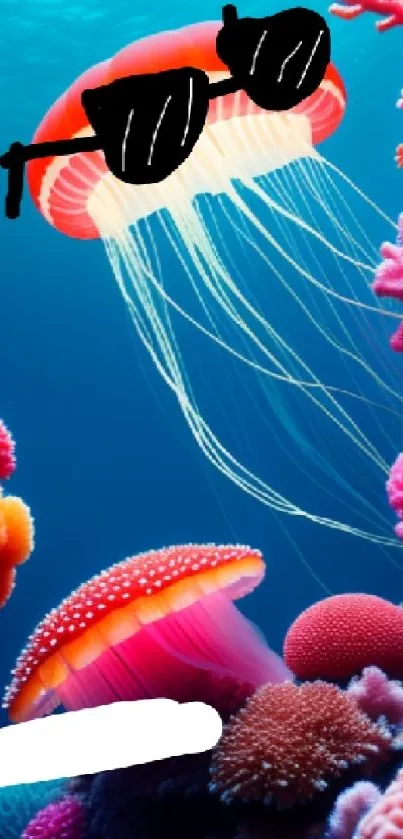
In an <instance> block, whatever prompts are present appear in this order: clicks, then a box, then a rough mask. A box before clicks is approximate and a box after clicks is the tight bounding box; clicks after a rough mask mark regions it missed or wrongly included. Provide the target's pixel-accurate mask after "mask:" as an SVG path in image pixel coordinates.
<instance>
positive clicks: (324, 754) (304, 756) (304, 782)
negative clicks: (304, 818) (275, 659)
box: [210, 682, 391, 807]
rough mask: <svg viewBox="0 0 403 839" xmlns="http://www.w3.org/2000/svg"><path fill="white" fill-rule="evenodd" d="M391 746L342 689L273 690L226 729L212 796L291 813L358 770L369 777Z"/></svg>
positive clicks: (288, 686) (287, 686)
mask: <svg viewBox="0 0 403 839" xmlns="http://www.w3.org/2000/svg"><path fill="white" fill-rule="evenodd" d="M390 745H391V736H390V734H389V733H388V732H387V731H386V730H384V729H381V728H380V727H377V726H376V725H375V724H374V723H372V722H371V720H370V719H369V718H368V717H367V716H366V715H365V714H363V713H362V712H361V711H360V710H359V709H358V708H357V705H356V703H355V702H354V700H352V699H350V698H349V697H348V696H347V695H346V694H345V693H344V692H343V691H342V690H341V689H340V688H338V687H336V686H334V685H329V684H326V683H325V682H313V683H307V684H304V685H300V686H297V685H295V684H293V683H292V682H285V683H284V684H280V685H265V686H264V687H262V688H260V689H259V690H258V691H256V693H255V694H254V695H253V696H252V697H251V699H249V700H248V702H247V703H246V705H245V706H244V707H243V708H242V709H241V711H239V713H238V714H237V715H236V716H235V717H233V719H232V721H231V722H230V723H229V725H228V726H226V727H225V729H224V732H223V735H222V737H221V740H220V741H219V743H218V745H217V746H216V748H215V750H214V751H213V758H212V766H211V784H210V790H211V792H217V793H218V794H220V796H221V798H222V800H223V801H226V802H229V801H232V800H233V799H237V798H238V799H241V800H243V801H264V803H266V804H273V805H277V806H281V807H288V806H290V807H291V806H293V805H295V804H299V803H304V802H306V801H308V800H310V799H311V798H312V797H313V796H314V795H315V794H316V793H318V792H321V791H323V790H325V789H326V788H327V786H328V783H329V782H331V781H332V780H334V779H336V778H339V777H340V775H341V774H342V773H343V771H346V770H347V769H348V768H350V767H351V766H353V765H355V764H360V765H361V764H362V766H361V770H362V769H364V770H365V769H366V770H367V771H368V772H369V771H370V770H371V769H372V768H374V766H375V764H376V762H377V761H379V760H380V759H383V758H385V756H386V755H387V754H388V753H389V750H390Z"/></svg>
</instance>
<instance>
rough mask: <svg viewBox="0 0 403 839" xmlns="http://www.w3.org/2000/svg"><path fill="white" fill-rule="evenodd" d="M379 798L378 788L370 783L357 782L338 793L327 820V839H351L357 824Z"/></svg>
mask: <svg viewBox="0 0 403 839" xmlns="http://www.w3.org/2000/svg"><path fill="white" fill-rule="evenodd" d="M380 797H381V793H380V791H379V789H378V787H376V786H375V784H372V783H371V782H370V781H357V783H356V784H353V786H352V787H349V788H348V789H346V790H345V791H344V792H342V793H340V795H339V797H338V799H337V801H336V804H335V806H334V809H333V811H332V813H331V815H330V818H329V825H328V833H327V839H352V837H353V836H354V833H355V829H356V827H357V825H358V822H359V821H360V819H362V818H363V816H364V815H366V814H367V812H368V811H369V810H370V809H371V808H372V807H373V806H374V804H376V803H377V801H379V799H380Z"/></svg>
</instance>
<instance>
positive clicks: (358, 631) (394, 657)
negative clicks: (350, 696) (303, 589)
mask: <svg viewBox="0 0 403 839" xmlns="http://www.w3.org/2000/svg"><path fill="white" fill-rule="evenodd" d="M283 653H284V659H285V661H286V664H287V665H288V667H289V668H290V669H291V670H292V671H293V673H295V675H296V676H297V677H298V678H300V679H317V678H322V679H330V680H331V681H334V680H338V679H349V678H351V677H352V676H354V675H356V674H358V673H360V672H361V670H363V669H364V667H369V666H371V665H374V666H375V667H380V668H381V669H382V670H384V671H385V673H387V675H388V676H391V677H392V678H398V679H399V678H401V677H402V676H403V609H401V608H400V607H398V606H395V605H394V604H393V603H389V602H388V601H387V600H383V599H382V598H381V597H376V596H375V595H371V594H339V595H336V596H334V597H328V598H326V599H325V600H320V601H319V602H318V603H315V604H314V605H313V606H310V608H309V609H306V610H305V611H304V612H302V614H301V615H299V617H298V618H297V619H296V620H295V621H294V623H293V624H292V626H291V627H290V629H289V630H288V632H287V635H286V638H285V641H284V647H283Z"/></svg>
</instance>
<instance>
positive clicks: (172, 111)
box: [0, 5, 331, 219]
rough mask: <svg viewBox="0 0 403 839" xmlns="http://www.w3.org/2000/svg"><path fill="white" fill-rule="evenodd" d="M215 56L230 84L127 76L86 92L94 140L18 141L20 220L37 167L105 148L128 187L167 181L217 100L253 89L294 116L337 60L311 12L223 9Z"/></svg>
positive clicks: (14, 156)
mask: <svg viewBox="0 0 403 839" xmlns="http://www.w3.org/2000/svg"><path fill="white" fill-rule="evenodd" d="M222 20H223V26H222V28H221V29H220V31H219V32H218V35H217V39H216V51H217V55H218V57H219V58H220V60H221V61H222V62H223V63H224V64H225V65H226V67H228V70H229V71H230V73H231V77H230V78H228V79H224V80H222V81H219V82H214V83H211V84H210V83H209V79H208V76H207V74H206V73H205V72H204V71H203V70H198V69H195V68H194V67H183V68H181V69H177V70H166V71H162V72H159V73H152V74H146V75H139V76H128V77H127V78H123V79H117V80H116V81H114V82H112V83H110V84H107V85H103V86H101V87H97V88H94V89H89V90H84V91H83V92H82V94H81V103H82V106H83V108H84V111H85V114H86V117H87V119H88V122H89V123H90V125H91V127H92V129H93V131H94V136H92V137H83V138H79V139H73V140H72V139H68V140H57V141H53V142H49V143H31V144H30V145H26V146H24V145H22V143H18V142H17V143H12V145H11V146H10V149H9V151H8V152H6V153H5V154H4V155H3V156H2V157H0V166H1V167H2V168H3V169H6V170H8V192H7V196H6V202H5V213H6V217H7V218H9V219H15V218H18V217H19V215H20V205H21V200H22V193H23V184H24V171H25V164H26V162H27V161H28V160H34V159H38V158H44V157H52V156H60V155H71V154H78V153H80V152H89V151H97V150H102V151H103V153H104V155H105V161H106V164H107V166H108V168H109V169H110V171H111V172H112V174H113V175H114V176H115V177H116V178H118V179H119V180H121V181H124V182H125V183H129V184H137V185H139V184H147V183H148V184H151V183H159V182H160V181H162V180H164V179H165V178H167V177H168V176H169V175H171V174H172V172H174V171H175V169H177V168H178V166H180V165H181V164H182V163H183V162H184V161H185V160H186V158H187V157H188V156H189V155H190V153H191V151H192V149H193V148H194V146H195V144H196V142H197V140H198V138H199V137H200V134H201V133H202V131H203V128H204V125H205V122H206V117H207V113H208V108H209V101H210V100H211V99H215V98H216V97H218V96H224V95H225V94H229V93H235V92H236V91H238V90H244V91H245V93H246V94H247V95H248V96H249V98H250V99H251V100H252V101H253V102H254V103H255V105H257V106H259V107H260V108H262V109H264V110H267V111H287V110H289V109H290V108H293V107H295V106H296V105H298V104H299V103H300V102H302V101H303V99H306V98H307V97H308V96H310V95H311V94H312V93H314V91H315V90H316V89H317V88H318V87H319V85H320V83H321V81H322V79H323V78H324V75H325V72H326V68H327V66H328V64H329V62H330V49H331V39H330V31H329V28H328V26H327V24H326V22H325V20H324V19H323V18H322V16H321V15H319V14H317V12H314V11H311V10H310V9H305V8H294V9H288V10H286V11H283V12H279V13H277V14H275V15H272V16H270V17H264V18H248V17H245V18H239V17H238V13H237V9H236V7H235V6H233V5H226V6H224V7H223V10H222Z"/></svg>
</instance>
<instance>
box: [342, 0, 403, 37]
mask: <svg viewBox="0 0 403 839" xmlns="http://www.w3.org/2000/svg"><path fill="white" fill-rule="evenodd" d="M329 12H330V13H331V14H332V15H335V16H336V17H340V18H342V19H343V20H352V19H353V18H356V17H358V16H359V15H362V14H364V12H374V13H375V14H376V15H383V18H382V20H377V21H376V24H375V26H376V28H377V30H378V32H386V30H387V29H392V27H394V26H401V25H402V24H403V2H402V0H361V2H360V3H357V2H355V0H344V2H343V3H333V4H332V5H331V6H330V7H329ZM385 15H386V17H385Z"/></svg>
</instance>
